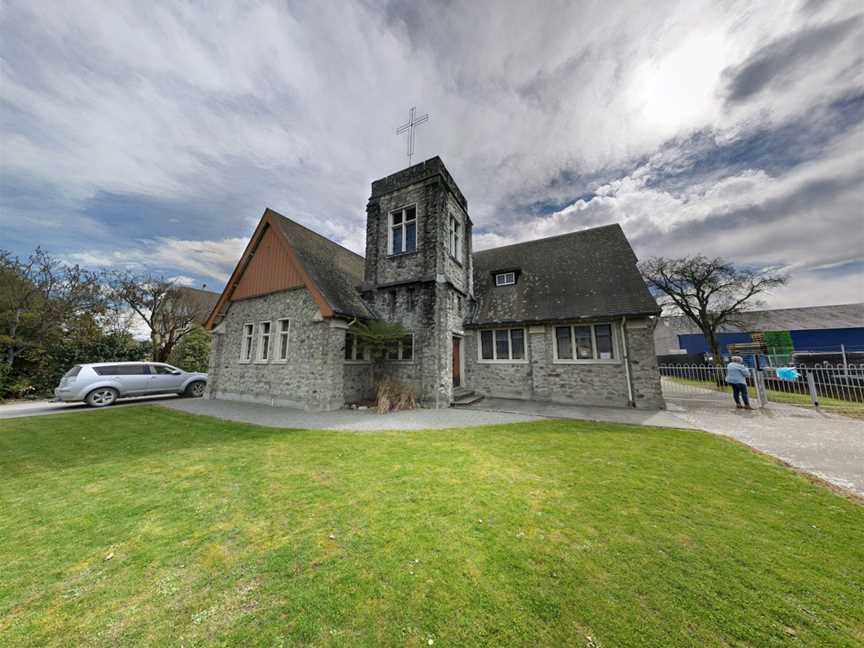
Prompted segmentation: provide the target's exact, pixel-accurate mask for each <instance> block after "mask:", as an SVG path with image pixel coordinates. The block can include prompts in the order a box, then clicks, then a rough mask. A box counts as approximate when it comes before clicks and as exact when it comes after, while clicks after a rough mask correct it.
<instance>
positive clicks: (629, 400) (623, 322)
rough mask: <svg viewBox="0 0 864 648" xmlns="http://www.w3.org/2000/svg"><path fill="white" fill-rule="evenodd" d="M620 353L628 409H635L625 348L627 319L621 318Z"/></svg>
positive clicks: (627, 351)
mask: <svg viewBox="0 0 864 648" xmlns="http://www.w3.org/2000/svg"><path fill="white" fill-rule="evenodd" d="M621 351H622V352H623V355H624V358H623V360H624V375H625V376H626V378H627V403H628V405H630V407H636V401H635V400H633V376H632V375H631V374H630V351H629V350H628V347H627V317H626V316H624V317H622V318H621Z"/></svg>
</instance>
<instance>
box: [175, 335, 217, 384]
mask: <svg viewBox="0 0 864 648" xmlns="http://www.w3.org/2000/svg"><path fill="white" fill-rule="evenodd" d="M209 363H210V333H209V332H208V331H206V330H204V328H203V327H201V326H196V327H195V328H193V329H192V330H191V331H189V333H187V334H186V335H185V336H183V339H181V340H180V342H178V343H177V346H175V347H174V351H173V352H172V354H171V364H173V365H175V366H177V367H180V368H181V369H183V370H185V371H200V372H202V373H203V372H206V371H207V368H208V366H209Z"/></svg>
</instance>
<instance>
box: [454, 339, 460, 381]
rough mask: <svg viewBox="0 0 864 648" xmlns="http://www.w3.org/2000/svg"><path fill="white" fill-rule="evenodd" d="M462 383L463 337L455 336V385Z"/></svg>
mask: <svg viewBox="0 0 864 648" xmlns="http://www.w3.org/2000/svg"><path fill="white" fill-rule="evenodd" d="M461 384H462V338H458V337H454V338H453V386H454V387H459V386H460V385H461Z"/></svg>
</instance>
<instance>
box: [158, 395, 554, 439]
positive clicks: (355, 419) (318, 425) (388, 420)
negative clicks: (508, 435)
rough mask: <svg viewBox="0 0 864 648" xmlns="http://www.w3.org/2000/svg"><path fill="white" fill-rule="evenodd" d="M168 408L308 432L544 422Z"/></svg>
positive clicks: (452, 411) (424, 412)
mask: <svg viewBox="0 0 864 648" xmlns="http://www.w3.org/2000/svg"><path fill="white" fill-rule="evenodd" d="M160 405H163V406H165V407H169V408H171V409H175V410H179V411H181V412H188V413H190V414H203V415H205V416H215V417H216V418H221V419H226V420H229V421H240V422H243V423H254V424H256V425H267V426H271V427H284V428H295V429H305V430H352V431H360V432H362V431H373V430H429V429H441V428H451V427H470V426H473V425H497V424H501V423H522V422H525V421H540V420H542V417H540V416H534V415H531V414H519V413H509V412H487V411H482V410H469V409H457V408H449V409H439V410H434V409H416V410H408V411H405V412H391V413H390V414H387V415H380V414H378V413H377V412H375V411H373V410H336V411H335V412H305V411H303V410H300V409H293V408H290V407H271V406H269V405H259V404H257V403H244V402H239V401H223V400H209V399H205V398H195V399H182V400H180V399H178V400H175V401H166V402H164V403H160Z"/></svg>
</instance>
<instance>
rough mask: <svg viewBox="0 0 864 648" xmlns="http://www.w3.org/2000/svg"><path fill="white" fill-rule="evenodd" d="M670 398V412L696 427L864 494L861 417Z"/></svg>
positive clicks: (788, 407)
mask: <svg viewBox="0 0 864 648" xmlns="http://www.w3.org/2000/svg"><path fill="white" fill-rule="evenodd" d="M668 403H669V412H670V413H672V414H674V415H675V416H677V417H678V418H680V419H681V420H682V421H686V422H687V423H689V424H690V425H692V426H694V427H697V428H699V429H702V430H707V431H708V432H714V433H715V434H722V435H724V436H728V437H731V438H733V439H737V440H738V441H741V442H742V443H746V444H747V445H749V446H751V447H753V448H756V449H757V450H761V451H762V452H765V453H767V454H770V455H773V456H775V457H777V458H778V459H781V460H783V461H785V462H786V463H789V464H791V465H793V466H795V467H796V468H800V469H801V470H804V471H806V472H809V473H811V474H813V475H816V476H817V477H820V478H822V479H824V480H825V481H827V482H830V483H832V484H834V485H835V486H840V487H841V488H845V489H848V490H851V491H853V492H855V493H857V494H858V495H861V496H864V421H860V420H856V419H852V418H848V417H845V416H840V415H837V414H830V413H826V412H824V411H821V410H817V409H815V408H811V407H795V406H793V405H783V404H780V403H769V404H768V405H767V407H765V408H764V409H761V410H759V409H757V410H753V411H747V410H736V409H735V408H734V407H723V408H720V407H710V406H704V405H703V404H695V405H693V404H687V403H684V402H683V401H673V400H669V401H668Z"/></svg>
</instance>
